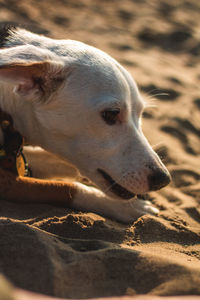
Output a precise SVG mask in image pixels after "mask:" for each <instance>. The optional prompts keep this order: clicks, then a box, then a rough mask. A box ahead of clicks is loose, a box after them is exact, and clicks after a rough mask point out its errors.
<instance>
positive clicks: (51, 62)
mask: <svg viewBox="0 0 200 300" xmlns="http://www.w3.org/2000/svg"><path fill="white" fill-rule="evenodd" d="M63 69H64V62H63V61H62V60H61V59H60V58H59V57H58V56H57V55H55V54H54V53H52V52H51V51H49V50H46V49H41V48H38V47H35V46H32V45H23V46H17V47H13V48H7V49H2V50H0V80H2V81H5V82H10V83H12V84H13V85H14V86H15V88H14V92H15V93H17V94H19V95H20V96H23V97H27V98H29V99H34V98H41V97H43V98H44V99H45V98H47V97H48V96H49V95H50V94H51V93H52V92H53V91H54V90H56V88H57V87H58V85H59V84H60V83H61V82H62V80H63V78H64V76H62V71H63Z"/></svg>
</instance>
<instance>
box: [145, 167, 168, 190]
mask: <svg viewBox="0 0 200 300" xmlns="http://www.w3.org/2000/svg"><path fill="white" fill-rule="evenodd" d="M148 181H149V190H150V191H156V190H160V189H161V188H163V187H164V186H166V185H168V184H169V183H170V181H171V176H170V174H169V173H168V172H166V171H162V170H160V169H158V170H155V171H154V172H153V173H152V174H151V175H149V177H148Z"/></svg>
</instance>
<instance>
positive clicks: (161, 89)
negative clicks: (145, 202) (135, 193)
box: [0, 0, 200, 300]
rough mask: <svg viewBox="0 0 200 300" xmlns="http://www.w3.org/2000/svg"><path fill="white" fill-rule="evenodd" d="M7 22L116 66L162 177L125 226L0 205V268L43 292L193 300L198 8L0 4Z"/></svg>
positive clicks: (197, 220) (197, 275)
mask: <svg viewBox="0 0 200 300" xmlns="http://www.w3.org/2000/svg"><path fill="white" fill-rule="evenodd" d="M10 22H11V23H13V24H16V23H17V24H21V26H25V27H26V28H28V29H29V30H31V31H34V32H36V33H41V34H45V35H48V36H50V37H53V38H57V39H75V40H80V41H83V42H86V43H88V44H90V45H93V46H95V47H98V48H100V49H101V50H104V51H106V52H108V53H109V54H110V55H111V56H113V57H114V58H115V59H117V60H118V61H119V62H120V63H121V64H122V65H123V66H124V67H125V68H126V69H127V70H128V71H129V72H130V73H131V75H132V76H133V77H134V78H135V80H136V82H137V84H138V86H139V88H140V91H141V93H142V95H143V97H144V98H145V99H147V101H148V102H149V108H147V109H146V111H145V112H144V116H143V130H144V133H145V135H146V136H147V138H148V140H149V141H150V143H151V144H152V145H153V148H154V149H155V150H156V151H157V153H158V154H159V155H160V157H161V159H162V160H163V162H164V163H165V164H166V166H167V168H168V169H169V171H170V173H171V175H172V182H171V183H170V185H169V186H168V187H166V188H164V189H163V190H161V191H158V192H152V193H149V194H148V195H145V199H149V200H150V201H152V202H153V204H154V205H155V206H156V207H157V208H159V210H160V213H159V215H158V216H155V217H154V216H150V215H145V216H142V217H141V218H139V219H138V220H136V221H135V222H133V223H131V224H129V225H125V224H121V223H119V222H116V221H114V220H110V219H107V218H105V217H103V216H100V215H97V214H93V213H90V212H88V213H85V212H80V211H73V210H71V209H66V208H63V207H56V206H53V205H43V204H40V205H34V204H16V203H11V202H6V201H4V200H3V199H1V205H0V236H1V238H0V273H2V274H3V275H4V276H5V277H6V278H7V279H8V280H9V281H10V282H11V283H12V284H13V285H15V286H16V287H17V288H20V289H25V290H27V291H31V292H36V293H40V294H45V295H48V296H54V297H62V298H76V299H77V298H96V297H101V298H102V297H114V296H130V297H131V298H126V299H147V300H152V299H157V297H155V298H154V296H174V297H175V298H171V299H182V300H184V299H187V300H188V299H192V298H191V296H189V297H187V298H184V295H195V296H196V297H195V299H197V298H198V299H200V121H199V120H200V87H199V86H200V85H199V82H200V59H199V57H200V2H198V1H196V0H188V1H187V0H176V1H170V0H168V1H167V0H161V1H158V0H152V1H148V0H141V1H139V0H134V1H131V0H123V1H119V0H113V1H111V0H107V1H105V0H102V1H98V0H93V1H92V0H76V1H73V0H57V1H56V2H55V1H53V0H43V1H37V0H29V1H26V0H18V1H15V0H6V1H4V0H0V23H2V24H3V23H10ZM2 282H3V281H2ZM2 284H4V283H2ZM0 285H1V280H0ZM140 294H142V295H144V294H145V295H146V296H145V297H144V296H142V297H143V298H140V297H139V298H138V296H139V295H140ZM2 295H3V294H2ZM0 296H1V289H0ZM176 296H182V297H181V298H178V297H177V298H176ZM15 297H17V296H15ZM35 297H36V296H34V298H35ZM0 299H6V298H3V296H2V297H0ZM15 299H17V300H18V299H23V298H22V296H20V297H19V298H15ZM24 299H27V300H28V299H30V300H31V299H32V298H31V295H28V294H27V295H26V296H25V297H24ZM35 299H36V298H35ZM38 299H40V298H38ZM41 299H42V298H41ZM158 299H159V298H158ZM166 299H167V298H166ZM169 299H170V298H169Z"/></svg>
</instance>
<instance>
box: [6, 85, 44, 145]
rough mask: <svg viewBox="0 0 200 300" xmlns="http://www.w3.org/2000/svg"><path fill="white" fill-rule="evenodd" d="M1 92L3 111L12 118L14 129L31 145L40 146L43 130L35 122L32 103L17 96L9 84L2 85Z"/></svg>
mask: <svg viewBox="0 0 200 300" xmlns="http://www.w3.org/2000/svg"><path fill="white" fill-rule="evenodd" d="M0 91H1V93H0V108H1V110H2V111H4V112H6V113H8V114H9V115H10V116H11V117H12V120H13V124H14V128H15V129H16V130H17V131H19V132H20V134H21V135H22V136H23V137H24V138H25V140H26V141H27V142H28V143H29V144H31V145H38V142H39V141H41V130H40V124H38V123H37V122H35V121H34V120H35V113H34V110H33V107H32V105H31V103H28V102H27V101H25V100H24V99H22V98H20V97H19V96H18V95H17V94H15V93H14V92H13V86H11V85H9V84H5V83H3V84H2V83H0ZM35 126H38V128H36V127H35ZM39 136H40V138H39ZM39 146H41V145H39Z"/></svg>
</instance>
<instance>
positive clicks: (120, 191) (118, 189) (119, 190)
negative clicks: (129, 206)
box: [97, 169, 135, 200]
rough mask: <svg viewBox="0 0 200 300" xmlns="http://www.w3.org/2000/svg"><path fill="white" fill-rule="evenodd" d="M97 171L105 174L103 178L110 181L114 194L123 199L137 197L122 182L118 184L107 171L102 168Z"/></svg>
mask: <svg viewBox="0 0 200 300" xmlns="http://www.w3.org/2000/svg"><path fill="white" fill-rule="evenodd" d="M97 171H98V172H99V173H100V174H101V175H102V176H103V178H104V179H105V180H106V181H107V182H108V183H109V186H110V191H112V192H113V193H114V194H116V195H117V196H119V197H120V198H123V199H126V200H127V199H131V198H134V197H135V194H134V193H132V192H130V191H128V190H127V189H125V188H124V187H122V186H121V185H120V184H118V183H117V182H116V181H115V180H114V179H113V178H112V177H111V176H110V175H108V174H107V173H106V172H105V171H103V170H102V169H97Z"/></svg>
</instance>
